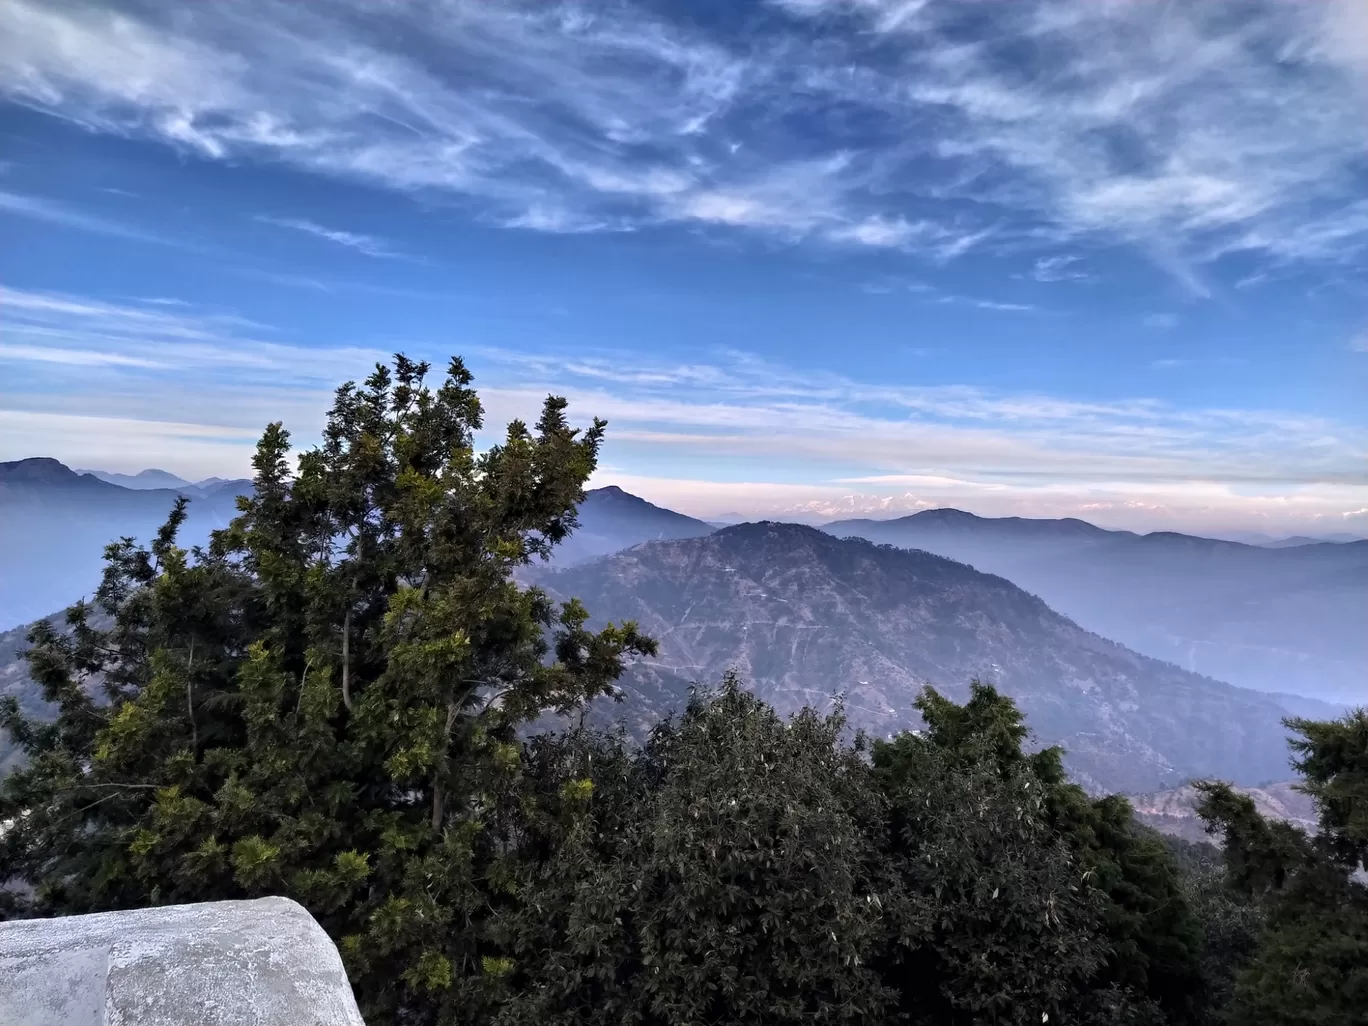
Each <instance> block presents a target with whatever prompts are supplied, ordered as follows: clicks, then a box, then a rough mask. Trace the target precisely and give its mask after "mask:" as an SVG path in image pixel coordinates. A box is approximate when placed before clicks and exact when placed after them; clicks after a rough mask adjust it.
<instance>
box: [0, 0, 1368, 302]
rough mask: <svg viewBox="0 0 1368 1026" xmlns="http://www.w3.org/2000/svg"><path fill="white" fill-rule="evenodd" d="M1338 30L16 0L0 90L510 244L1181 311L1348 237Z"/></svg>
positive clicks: (1088, 10) (1361, 67) (1355, 72)
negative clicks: (363, 194) (1101, 293)
mask: <svg viewBox="0 0 1368 1026" xmlns="http://www.w3.org/2000/svg"><path fill="white" fill-rule="evenodd" d="M1360 9H1361V4H1360V2H1359V0H1323V2H1321V3H1316V4H1296V3H1287V2H1283V0H1249V2H1246V3H1241V4H1236V5H1231V4H1219V3H1192V4H1159V3H1150V2H1144V0H1114V2H1106V3H1098V2H1094V0H1023V2H1015V0H1014V2H1005V0H1004V2H993V3H991V4H989V5H987V6H985V5H982V4H973V5H968V4H962V3H958V2H956V0H782V2H781V3H777V4H775V5H773V7H772V15H771V16H770V17H769V18H756V19H753V20H752V21H751V24H752V25H753V26H755V31H754V32H753V33H752V34H749V35H746V36H721V35H718V34H716V33H715V32H712V31H710V30H709V29H707V28H706V27H703V26H702V25H701V23H688V24H686V23H685V22H684V21H683V20H669V19H668V18H666V17H665V16H663V15H661V14H660V13H658V12H657V11H656V9H655V8H649V9H648V8H647V6H646V5H637V4H633V3H624V4H617V5H611V6H609V5H599V4H590V3H580V2H564V0H561V2H552V3H546V4H532V3H525V2H522V0H491V2H489V3H480V4H464V3H453V2H438V3H400V4H392V5H386V6H384V7H383V8H380V9H377V8H375V7H374V6H373V5H364V8H363V6H362V5H361V4H360V3H359V0H336V2H333V3H327V4H292V3H286V2H284V0H246V2H244V3H241V4H233V5H213V4H208V5H195V6H194V7H193V8H187V7H184V6H183V5H172V4H170V3H138V4H133V3H132V0H111V4H109V5H104V6H93V5H87V4H65V5H50V4H43V3H39V2H37V0H10V2H9V3H7V4H5V5H3V7H0V93H3V94H4V95H6V96H8V97H10V98H11V99H14V100H16V101H17V102H20V103H24V104H27V105H29V106H31V107H35V108H38V109H42V110H46V111H50V112H52V113H55V114H57V115H59V116H62V117H66V118H69V119H72V120H74V121H77V122H79V123H81V124H83V125H85V126H87V127H89V128H91V129H94V130H98V131H107V132H112V133H118V134H120V135H126V136H137V137H144V138H153V139H158V140H161V141H162V142H165V143H167V144H170V145H173V146H176V147H179V148H181V149H183V150H186V151H188V152H192V153H195V154H198V155H200V156H202V157H205V158H207V159H225V160H226V159H233V160H244V159H245V160H252V159H255V160H262V161H270V162H281V163H285V164H289V165H292V166H295V167H298V168H303V169H306V170H309V171H314V172H319V173H323V174H329V175H338V176H344V177H348V178H352V179H357V180H361V181H366V182H372V183H376V184H379V185H382V186H386V187H390V188H396V189H403V190H433V191H441V192H449V193H455V194H461V195H464V196H468V197H473V198H475V199H476V200H478V201H479V205H480V209H481V211H483V213H484V215H485V216H487V217H489V218H490V219H492V220H494V221H495V222H497V223H503V224H507V225H510V226H513V227H517V228H521V229H525V230H539V231H554V232H565V231H601V230H610V229H619V230H620V229H623V228H627V227H641V226H646V225H655V224H662V223H692V224H702V225H711V226H715V229H716V230H719V231H748V232H760V233H766V234H771V235H777V236H779V237H781V238H785V239H790V240H795V241H796V240H801V239H815V240H821V241H823V242H826V243H830V244H839V245H846V246H864V247H873V248H879V249H889V248H893V249H899V250H906V251H908V252H912V253H918V254H922V255H924V256H926V257H928V258H930V259H934V260H952V259H955V258H957V257H958V256H960V255H962V254H963V253H965V252H969V251H972V250H974V249H978V248H983V247H996V248H1001V249H1002V250H1003V251H1004V252H1020V251H1021V250H1022V249H1023V248H1029V247H1030V246H1037V247H1041V248H1043V247H1045V246H1050V247H1051V248H1052V249H1053V250H1054V252H1055V253H1057V251H1058V244H1059V243H1060V242H1061V241H1065V240H1071V242H1072V244H1074V245H1075V247H1076V246H1078V245H1083V244H1086V243H1089V242H1093V241H1096V242H1102V243H1106V244H1108V245H1114V244H1117V243H1121V244H1124V245H1129V246H1132V247H1135V248H1138V249H1139V250H1140V251H1142V252H1143V253H1145V254H1147V255H1148V256H1149V257H1150V258H1151V259H1152V260H1154V261H1155V262H1156V263H1158V264H1159V265H1160V266H1162V267H1164V268H1166V269H1168V270H1169V271H1170V272H1171V273H1172V274H1174V275H1175V276H1176V277H1177V278H1178V279H1179V280H1180V281H1182V282H1184V283H1185V284H1186V285H1187V286H1188V287H1189V288H1190V289H1191V290H1192V291H1194V292H1196V293H1202V292H1204V291H1206V289H1207V286H1206V282H1205V280H1204V278H1205V275H1206V273H1207V272H1206V271H1205V267H1206V266H1207V265H1209V264H1211V263H1212V262H1214V261H1218V260H1220V259H1221V258H1222V257H1223V256H1225V255H1227V254H1231V253H1236V252H1240V253H1244V254H1246V255H1250V256H1253V257H1254V258H1256V259H1258V260H1262V261H1263V262H1265V263H1267V264H1270V265H1274V264H1280V263H1281V264H1287V263H1306V262H1317V261H1319V262H1324V261H1333V262H1344V261H1347V260H1352V259H1354V258H1356V257H1357V255H1358V254H1360V253H1361V252H1362V250H1363V247H1364V245H1365V244H1366V243H1368V201H1364V200H1363V199H1362V198H1361V197H1362V195H1363V172H1362V166H1363V158H1364V150H1365V144H1366V143H1368V138H1365V132H1364V130H1363V124H1364V121H1363V111H1364V106H1363V100H1364V97H1365V95H1368V74H1365V69H1366V68H1368V44H1364V43H1363V42H1362V39H1363V36H1364V33H1363V31H1362V16H1361V14H1360V13H1359V12H1360ZM362 10H364V15H365V16H364V17H360V16H359V14H360V12H361V11H362ZM971 21H973V22H975V31H974V32H972V33H970V32H969V31H968V29H969V23H970V22H971ZM971 38H972V40H973V41H972V42H969V41H966V40H969V39H971ZM419 39H421V40H423V43H424V45H422V46H417V45H410V43H409V42H406V41H412V40H419ZM437 50H440V52H441V53H442V55H443V56H442V60H441V61H435V60H432V59H430V57H431V53H432V52H436V51H437ZM314 227H321V226H314ZM303 230H309V229H303ZM324 232H332V233H333V234H331V235H326V234H323V233H324ZM316 234H320V235H322V237H325V238H332V240H333V241H335V242H338V243H340V244H342V245H351V246H353V248H356V249H358V251H363V252H364V251H365V248H364V246H365V243H363V242H361V241H360V240H361V239H363V238H365V237H362V236H356V237H354V238H353V237H352V235H351V233H338V232H336V231H335V230H334V229H322V231H320V232H317V233H316ZM349 240H350V241H349ZM1030 259H1031V260H1032V261H1033V262H1032V263H1031V264H1030V269H1029V270H1028V271H1027V272H1026V273H1027V275H1028V276H1032V277H1035V278H1037V279H1038V280H1042V281H1060V280H1080V281H1081V280H1084V279H1082V278H1077V277H1076V275H1077V274H1080V273H1082V272H1081V271H1080V270H1079V269H1078V267H1077V266H1076V265H1075V264H1073V263H1072V262H1071V261H1069V260H1067V259H1066V258H1060V257H1058V256H1055V255H1053V254H1049V255H1044V256H1039V257H1038V259H1037V254H1031V257H1030Z"/></svg>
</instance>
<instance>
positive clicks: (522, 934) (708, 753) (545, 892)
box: [499, 677, 890, 1026]
mask: <svg viewBox="0 0 1368 1026" xmlns="http://www.w3.org/2000/svg"><path fill="white" fill-rule="evenodd" d="M842 727H843V721H842V719H841V717H840V716H839V715H837V716H832V717H826V718H823V717H819V716H817V715H816V714H815V713H813V712H812V711H811V710H805V711H804V712H802V713H800V714H799V715H797V716H796V717H794V718H793V719H791V720H789V721H787V722H786V721H784V720H782V719H781V718H780V717H779V716H778V715H777V714H776V713H775V712H774V711H773V710H772V709H770V708H769V707H768V706H766V705H765V704H764V703H762V702H760V701H759V700H758V699H756V698H755V697H754V696H753V695H751V694H749V693H748V692H746V691H745V690H743V689H742V688H741V686H740V684H739V682H738V681H737V680H736V679H735V678H733V677H729V678H727V679H726V680H725V681H724V682H723V684H722V686H721V688H720V690H719V691H718V692H716V693H715V694H714V693H710V692H707V691H700V692H698V693H697V694H696V695H695V696H694V698H693V700H692V701H691V702H690V704H689V707H688V709H687V710H686V712H685V713H684V714H683V716H682V717H681V718H680V719H679V721H678V722H669V723H665V724H663V725H661V726H660V727H659V728H658V729H657V730H656V731H655V732H654V733H653V735H652V736H651V738H650V740H649V742H648V743H647V744H646V745H645V747H644V749H642V750H641V751H640V752H638V753H636V754H635V755H632V756H628V755H626V754H625V753H624V751H623V749H622V748H621V747H620V741H618V742H611V741H609V740H608V739H604V738H601V737H593V736H585V735H583V734H579V735H571V736H568V737H565V738H559V739H546V738H543V739H539V740H538V741H537V742H535V743H534V744H533V746H532V747H531V749H530V756H529V758H530V759H531V761H532V763H533V765H534V772H533V773H532V777H533V778H534V779H535V780H536V781H537V782H538V792H537V798H536V802H535V806H534V807H535V810H536V815H537V816H538V817H539V818H540V817H548V816H549V817H550V818H549V819H545V818H542V819H541V823H542V829H543V830H544V829H546V828H547V827H550V828H551V830H550V834H549V835H544V836H547V837H548V838H549V839H548V840H547V841H546V842H545V843H542V842H537V845H536V846H537V847H538V848H539V849H540V850H539V852H538V854H539V855H546V856H547V857H545V858H537V859H535V860H532V861H530V862H529V864H528V866H527V873H528V876H527V878H526V882H525V884H524V885H523V887H521V888H520V893H521V894H522V895H523V901H522V903H521V907H520V908H519V909H518V910H517V911H516V914H515V915H514V916H511V917H510V918H509V920H508V921H507V922H506V923H505V924H504V925H505V927H506V929H507V930H508V943H509V946H510V948H509V950H510V953H511V959H512V965H513V966H514V967H515V969H514V975H513V976H512V977H511V978H510V985H511V991H512V993H511V996H510V999H509V1002H508V1004H507V1005H506V1006H505V1008H504V1009H503V1012H502V1014H501V1016H500V1019H499V1021H500V1022H505V1023H509V1024H514V1023H517V1024H529V1026H530V1024H533V1023H604V1024H607V1023H615V1024H616V1023H646V1024H651V1026H686V1024H704V1023H717V1022H728V1023H754V1024H782V1023H799V1022H802V1023H851V1024H854V1023H870V1022H879V1021H881V1019H882V1013H883V1011H884V1009H885V1006H886V1005H887V1001H888V996H889V995H888V994H887V992H886V989H885V988H884V987H883V985H882V983H881V981H880V980H879V978H878V976H877V975H876V973H875V972H874V970H873V968H872V966H871V962H872V961H873V960H874V958H875V956H876V954H877V951H878V947H879V945H880V943H881V941H882V938H883V935H884V927H883V925H882V919H883V917H884V909H885V906H886V903H887V900H888V890H887V888H888V887H889V884H890V881H889V879H888V877H887V874H886V873H884V872H883V871H882V869H881V861H880V860H881V856H880V850H881V849H880V845H879V844H878V834H879V831H880V826H881V824H882V822H883V807H882V802H881V800H880V797H879V795H878V793H877V792H876V790H875V789H874V788H873V787H872V781H871V779H870V777H869V771H868V766H867V764H866V762H865V760H864V758H863V755H862V753H861V751H860V750H859V749H858V748H851V747H848V746H844V745H842V744H841V731H842ZM540 832H541V831H539V830H538V828H537V827H535V826H532V827H531V828H530V829H529V831H528V835H529V836H536V835H538V834H540Z"/></svg>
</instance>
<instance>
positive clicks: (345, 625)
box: [342, 609, 352, 712]
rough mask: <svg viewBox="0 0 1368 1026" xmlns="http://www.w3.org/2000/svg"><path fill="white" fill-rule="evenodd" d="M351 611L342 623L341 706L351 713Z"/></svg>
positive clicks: (348, 611)
mask: <svg viewBox="0 0 1368 1026" xmlns="http://www.w3.org/2000/svg"><path fill="white" fill-rule="evenodd" d="M350 646H351V610H350V609H348V610H347V615H346V617H345V618H344V619H343V621H342V704H343V705H345V706H346V707H347V712H351V707H352V700H351V647H350Z"/></svg>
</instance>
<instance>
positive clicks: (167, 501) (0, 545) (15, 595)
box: [0, 458, 251, 630]
mask: <svg viewBox="0 0 1368 1026" xmlns="http://www.w3.org/2000/svg"><path fill="white" fill-rule="evenodd" d="M250 487H251V482H249V481H217V482H202V483H201V484H200V485H198V486H184V487H176V488H174V489H173V488H138V489H134V488H125V487H123V486H121V485H118V484H112V483H110V482H108V481H103V480H101V479H100V478H98V477H96V476H94V475H93V474H78V473H77V472H76V471H74V470H72V469H71V468H69V467H67V466H65V465H64V464H62V463H59V462H58V461H57V460H54V459H45V458H35V459H26V460H18V461H16V462H12V463H0V630H3V629H5V628H7V627H12V626H14V625H16V624H21V623H25V622H28V621H30V620H36V619H38V618H39V617H41V616H46V615H48V614H49V613H51V612H53V611H54V610H56V609H62V608H65V607H66V606H68V605H70V604H71V603H72V602H75V601H76V600H77V599H78V598H80V597H81V596H82V595H89V594H90V593H91V592H92V591H93V590H94V589H95V587H96V586H97V585H98V584H99V582H100V573H101V568H102V559H101V555H102V553H103V551H104V547H105V545H107V544H108V543H109V542H111V541H115V540H117V539H118V538H121V537H124V536H126V535H127V536H133V537H136V538H139V539H141V540H142V541H148V540H150V538H151V536H152V535H153V533H154V532H155V531H156V530H157V528H158V527H160V526H161V524H162V523H163V522H164V521H165V520H166V516H167V514H168V513H169V512H170V511H171V507H172V505H174V503H175V501H176V497H177V496H179V495H185V496H187V497H189V498H190V499H191V503H190V508H189V519H188V520H187V521H186V524H185V528H184V531H183V533H182V541H183V543H185V544H201V543H203V542H205V541H207V540H208V538H209V533H210V531H212V530H213V529H214V528H216V527H225V526H227V524H228V521H229V520H231V519H232V517H233V516H234V515H235V513H236V497H237V495H238V494H239V492H241V491H245V490H247V489H250Z"/></svg>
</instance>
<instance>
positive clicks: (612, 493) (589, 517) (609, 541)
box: [552, 485, 713, 566]
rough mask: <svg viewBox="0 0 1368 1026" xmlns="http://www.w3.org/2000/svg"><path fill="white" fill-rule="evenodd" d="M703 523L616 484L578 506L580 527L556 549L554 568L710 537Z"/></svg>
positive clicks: (595, 492)
mask: <svg viewBox="0 0 1368 1026" xmlns="http://www.w3.org/2000/svg"><path fill="white" fill-rule="evenodd" d="M712 531H713V526H712V525H711V524H706V523H704V522H703V521H702V520H695V519H694V518H693V517H688V516H685V515H684V514H683V513H676V512H675V511H674V510H672V509H665V508H664V507H662V506H656V505H653V504H651V503H649V502H647V501H646V500H645V499H642V498H639V497H638V496H635V495H632V494H631V493H630V492H624V491H623V490H622V489H621V488H618V487H616V486H615V485H610V486H609V487H607V488H595V489H592V490H591V491H588V492H586V493H585V495H584V501H583V502H581V503H580V506H579V527H577V528H576V529H575V532H574V533H573V534H571V535H570V537H569V538H567V539H565V541H563V542H562V543H561V544H560V545H558V546H556V550H555V553H554V555H553V557H552V563H553V564H554V565H555V566H574V565H575V564H577V563H583V562H586V561H588V560H591V559H595V558H597V557H599V556H606V555H608V554H609V553H611V552H620V551H621V550H622V549H626V548H631V547H632V546H633V545H640V544H641V543H642V542H646V541H659V540H662V539H671V538H697V537H699V536H701V535H705V534H711V533H712Z"/></svg>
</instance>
